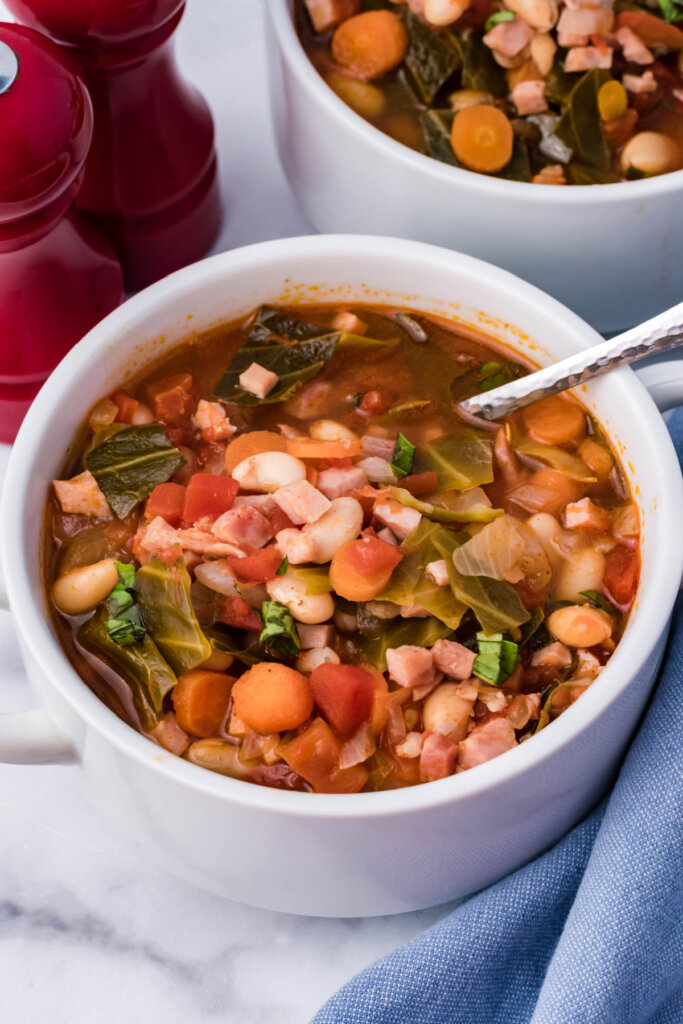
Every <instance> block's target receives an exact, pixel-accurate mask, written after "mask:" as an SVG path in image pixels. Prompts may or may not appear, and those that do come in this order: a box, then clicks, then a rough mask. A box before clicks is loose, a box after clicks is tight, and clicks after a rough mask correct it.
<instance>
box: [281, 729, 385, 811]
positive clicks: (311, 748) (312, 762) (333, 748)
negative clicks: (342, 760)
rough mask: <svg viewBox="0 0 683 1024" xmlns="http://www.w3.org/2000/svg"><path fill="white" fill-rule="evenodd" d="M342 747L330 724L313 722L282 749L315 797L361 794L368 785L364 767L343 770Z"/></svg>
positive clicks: (358, 765)
mask: <svg viewBox="0 0 683 1024" xmlns="http://www.w3.org/2000/svg"><path fill="white" fill-rule="evenodd" d="M340 752H341V744H340V743H339V740H338V739H337V738H336V736H335V735H334V733H333V732H332V730H331V729H330V727H329V725H328V724H327V722H324V721H323V720H322V718H314V719H313V721H312V722H311V724H310V725H309V726H308V728H307V729H305V730H304V732H302V733H300V734H299V735H298V736H295V738H294V739H293V740H290V742H289V743H285V744H284V746H282V747H281V748H280V753H281V755H282V757H283V758H284V760H285V761H286V762H287V764H288V765H289V767H290V768H291V769H292V770H293V771H295V772H296V773H297V775H300V776H301V777H302V778H303V779H305V780H306V782H308V783H309V784H310V785H311V786H313V789H314V790H315V792H316V793H359V792H360V790H361V789H362V788H363V786H364V785H365V783H366V782H367V781H368V778H369V774H370V773H369V772H368V770H367V768H366V767H365V766H364V765H361V764H357V765H354V766H353V768H340V767H339V755H340Z"/></svg>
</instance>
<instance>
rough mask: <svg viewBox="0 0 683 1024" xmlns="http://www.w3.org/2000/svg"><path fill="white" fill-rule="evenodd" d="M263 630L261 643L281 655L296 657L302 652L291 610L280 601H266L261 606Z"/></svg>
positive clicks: (260, 638)
mask: <svg viewBox="0 0 683 1024" xmlns="http://www.w3.org/2000/svg"><path fill="white" fill-rule="evenodd" d="M261 618H262V619H263V630H262V631H261V635H260V637H259V641H260V643H262V644H265V646H266V647H272V649H273V650H275V651H279V652H280V654H291V655H295V654H297V652H298V651H300V650H301V640H300V639H299V633H298V630H297V628H296V623H295V622H294V619H293V618H292V614H291V612H290V610H289V608H287V607H286V605H284V604H280V603H279V601H264V602H263V604H262V605H261Z"/></svg>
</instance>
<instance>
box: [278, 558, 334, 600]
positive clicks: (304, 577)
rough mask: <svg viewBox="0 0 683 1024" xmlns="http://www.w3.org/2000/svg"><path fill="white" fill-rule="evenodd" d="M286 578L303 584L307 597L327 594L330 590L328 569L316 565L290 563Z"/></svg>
mask: <svg viewBox="0 0 683 1024" xmlns="http://www.w3.org/2000/svg"><path fill="white" fill-rule="evenodd" d="M287 578H288V579H290V580H294V581H295V582H297V583H301V584H303V586H304V587H305V588H306V589H305V594H306V596H307V597H313V596H314V595H317V594H329V593H330V591H331V590H332V584H331V583H330V573H329V569H326V568H323V567H322V566H317V565H290V566H289V567H288V569H287Z"/></svg>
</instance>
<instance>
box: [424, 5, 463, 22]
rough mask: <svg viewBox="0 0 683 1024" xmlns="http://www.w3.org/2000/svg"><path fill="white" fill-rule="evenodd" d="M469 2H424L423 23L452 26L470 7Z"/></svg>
mask: <svg viewBox="0 0 683 1024" xmlns="http://www.w3.org/2000/svg"><path fill="white" fill-rule="evenodd" d="M470 3H471V0H425V5H424V16H425V21H428V22H429V24H430V25H439V26H441V25H452V24H453V22H454V21H457V20H458V18H460V17H461V16H462V15H463V14H464V13H465V11H466V10H467V8H468V7H469V6H470Z"/></svg>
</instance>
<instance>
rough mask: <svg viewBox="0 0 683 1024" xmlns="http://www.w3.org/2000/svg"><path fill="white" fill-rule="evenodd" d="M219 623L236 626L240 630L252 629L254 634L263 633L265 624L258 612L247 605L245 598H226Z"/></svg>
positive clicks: (222, 603) (222, 605) (222, 604)
mask: <svg viewBox="0 0 683 1024" xmlns="http://www.w3.org/2000/svg"><path fill="white" fill-rule="evenodd" d="M218 621H219V622H224V623H225V624H226V626H236V627H237V628H238V629H250V630H251V631H252V632H259V633H260V632H261V630H262V629H263V623H262V622H261V617H260V616H259V614H258V612H257V611H256V610H255V609H254V608H252V607H251V605H249V604H247V602H246V601H245V600H244V598H243V597H226V598H225V600H224V601H222V602H221V610H220V613H219V615H218Z"/></svg>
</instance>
